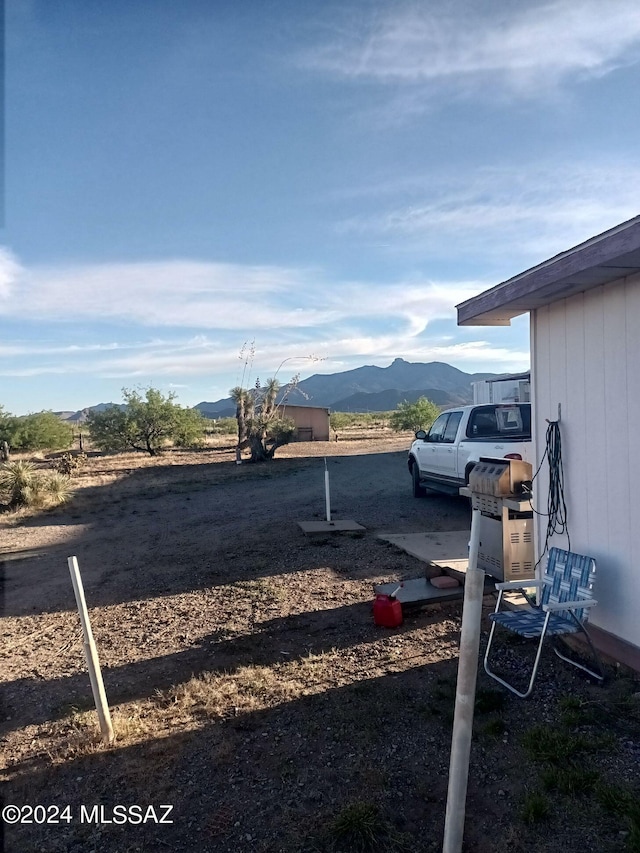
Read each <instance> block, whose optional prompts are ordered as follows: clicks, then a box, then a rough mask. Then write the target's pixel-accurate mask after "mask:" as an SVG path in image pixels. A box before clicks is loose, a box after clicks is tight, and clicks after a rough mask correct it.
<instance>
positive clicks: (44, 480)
mask: <svg viewBox="0 0 640 853" xmlns="http://www.w3.org/2000/svg"><path fill="white" fill-rule="evenodd" d="M0 492H1V493H2V494H3V495H4V496H5V499H6V503H7V504H8V506H9V507H10V508H12V509H18V508H19V507H31V508H33V509H40V508H42V507H45V506H58V505H59V504H62V503H65V502H66V501H68V500H69V498H70V497H71V494H72V490H71V486H70V482H69V478H68V477H65V476H64V475H63V474H60V473H59V472H53V473H49V474H45V475H42V474H39V473H38V471H37V468H36V466H35V465H34V464H33V463H32V462H25V461H24V460H18V461H16V462H5V463H4V464H3V465H2V466H0Z"/></svg>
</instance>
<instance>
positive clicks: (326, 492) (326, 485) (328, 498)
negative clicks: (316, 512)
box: [324, 456, 331, 522]
mask: <svg viewBox="0 0 640 853" xmlns="http://www.w3.org/2000/svg"><path fill="white" fill-rule="evenodd" d="M324 500H325V504H326V507H327V521H328V522H331V495H330V494H329V470H328V468H327V457H326V456H325V458H324Z"/></svg>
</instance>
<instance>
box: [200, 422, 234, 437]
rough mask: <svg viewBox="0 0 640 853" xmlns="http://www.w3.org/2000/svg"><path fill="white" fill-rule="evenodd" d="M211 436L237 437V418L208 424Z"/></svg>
mask: <svg viewBox="0 0 640 853" xmlns="http://www.w3.org/2000/svg"><path fill="white" fill-rule="evenodd" d="M206 429H207V433H208V434H209V435H235V434H236V432H237V431H238V423H237V421H236V419H235V418H217V419H216V420H215V421H211V425H209V424H207V428H206Z"/></svg>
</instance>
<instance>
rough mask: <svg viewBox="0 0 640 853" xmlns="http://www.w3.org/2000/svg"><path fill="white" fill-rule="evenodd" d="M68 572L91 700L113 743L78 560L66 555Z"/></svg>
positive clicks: (104, 732)
mask: <svg viewBox="0 0 640 853" xmlns="http://www.w3.org/2000/svg"><path fill="white" fill-rule="evenodd" d="M67 563H68V565H69V572H70V573H71V583H72V584H73V592H74V594H75V597H76V604H77V605H78V613H79V614H80V622H81V624H82V636H83V643H82V645H83V648H84V654H85V657H86V659H87V667H88V668H89V680H90V681H91V692H92V693H93V701H94V702H95V705H96V711H97V712H98V720H99V721H100V731H101V732H102V739H103V741H104V742H105V743H113V739H114V735H113V726H112V725H111V713H110V711H109V704H108V702H107V694H106V693H105V690H104V683H103V681H102V673H101V671H100V661H99V660H98V650H97V649H96V644H95V641H94V639H93V631H92V630H91V622H90V621H89V613H88V611H87V602H86V601H85V598H84V587H83V586H82V578H81V577H80V569H79V568H78V560H77V559H76V558H75V557H68V558H67Z"/></svg>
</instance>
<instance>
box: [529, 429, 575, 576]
mask: <svg viewBox="0 0 640 853" xmlns="http://www.w3.org/2000/svg"><path fill="white" fill-rule="evenodd" d="M547 423H548V424H549V426H548V427H547V434H546V438H545V450H544V454H543V456H542V459H541V460H540V464H539V465H538V470H537V471H536V473H535V474H534V475H533V480H532V483H534V482H535V480H536V478H537V476H538V474H539V473H540V469H541V468H542V465H543V463H544V460H545V459H547V460H548V462H549V494H548V497H547V512H546V513H543V512H540V511H539V510H534V512H535V513H536V515H541V516H542V515H544V516H546V518H547V531H546V535H545V540H544V548H543V550H542V553H541V554H540V557H539V558H538V563H539V562H540V560H541V559H542V557H543V556H544V555H545V554H546V552H547V550H548V548H549V541H550V540H551V537H552V536H553V535H554V534H558V535H562V534H564V533H566V535H567V550H569V551H570V550H571V537H570V535H569V524H568V520H567V503H566V501H565V497H564V468H563V466H562V437H561V435H560V421H547ZM538 563H536V565H537V564H538Z"/></svg>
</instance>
